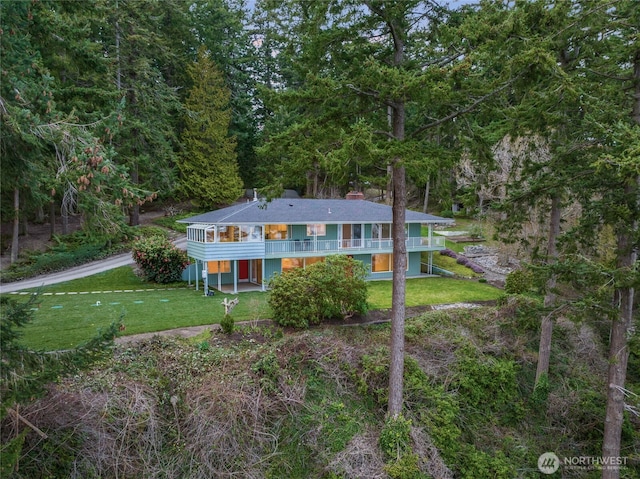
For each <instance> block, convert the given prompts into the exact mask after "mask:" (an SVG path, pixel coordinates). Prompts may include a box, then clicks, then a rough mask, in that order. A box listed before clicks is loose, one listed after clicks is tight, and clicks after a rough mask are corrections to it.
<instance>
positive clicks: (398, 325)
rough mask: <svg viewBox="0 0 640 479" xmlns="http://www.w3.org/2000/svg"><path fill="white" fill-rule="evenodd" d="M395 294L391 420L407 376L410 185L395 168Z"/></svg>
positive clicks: (396, 413) (400, 169) (399, 407)
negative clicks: (406, 228)
mask: <svg viewBox="0 0 640 479" xmlns="http://www.w3.org/2000/svg"><path fill="white" fill-rule="evenodd" d="M393 185H394V189H393V227H392V235H393V293H392V297H391V304H392V306H391V361H390V365H389V405H388V415H389V417H394V418H395V417H398V416H399V415H400V414H402V402H403V401H402V395H403V375H404V320H405V291H406V274H407V273H406V270H407V247H406V244H405V231H404V224H405V209H406V203H407V200H406V184H405V170H404V167H403V166H400V165H399V164H397V162H396V164H395V165H394V168H393Z"/></svg>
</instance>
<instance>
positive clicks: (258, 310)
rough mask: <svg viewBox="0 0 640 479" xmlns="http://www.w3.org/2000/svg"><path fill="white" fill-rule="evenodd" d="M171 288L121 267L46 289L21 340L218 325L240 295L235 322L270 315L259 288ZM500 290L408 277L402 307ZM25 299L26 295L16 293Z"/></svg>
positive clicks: (51, 342)
mask: <svg viewBox="0 0 640 479" xmlns="http://www.w3.org/2000/svg"><path fill="white" fill-rule="evenodd" d="M172 286H173V287H172V288H170V289H166V288H163V287H160V286H159V285H154V284H147V283H145V282H143V281H142V280H141V279H140V278H138V277H137V276H136V275H135V274H134V273H133V271H132V269H131V267H129V266H125V267H122V268H117V269H115V270H111V271H108V272H105V273H100V274H97V275H94V276H92V277H89V278H83V279H80V280H76V281H69V282H67V283H61V284H57V285H53V286H49V287H46V288H44V289H43V290H42V291H41V293H40V294H41V295H40V297H39V298H38V302H37V303H36V305H35V306H36V307H35V308H34V321H33V322H32V323H31V324H30V325H29V326H27V327H26V328H25V330H24V336H23V339H22V342H23V343H24V344H25V345H27V346H28V347H30V348H34V349H43V350H57V349H68V348H72V347H74V346H77V345H78V344H80V343H82V342H84V341H87V340H88V339H90V338H91V337H92V336H93V335H95V333H96V331H97V330H98V329H100V328H105V327H107V326H108V325H109V324H111V323H112V322H114V321H115V322H118V323H121V324H123V325H124V330H123V331H122V333H121V334H123V335H129V334H138V333H148V332H155V331H163V330H167V329H174V328H183V327H189V326H200V325H207V324H217V323H219V322H220V320H221V319H222V317H223V316H224V307H223V306H222V304H221V302H222V301H224V299H225V298H229V299H233V298H235V297H239V298H240V302H239V304H238V306H236V308H235V309H234V310H233V312H232V316H233V318H234V319H235V321H236V322H240V321H257V320H260V319H268V318H269V317H270V310H269V306H268V303H267V300H268V294H269V293H262V292H248V293H240V294H238V295H228V294H221V293H218V292H216V294H215V296H204V295H203V293H202V290H200V291H195V290H194V287H193V286H188V285H186V283H184V284H179V285H172ZM368 292H369V307H370V309H372V310H373V309H388V308H391V282H390V281H374V282H371V283H369V288H368ZM500 294H501V290H499V289H497V288H494V287H492V286H490V285H488V284H486V283H479V282H476V281H469V280H460V279H450V278H419V279H409V280H407V294H406V306H407V307H414V306H428V305H434V304H448V303H457V302H474V301H488V300H493V299H496V298H497V297H498V296H499V295H500ZM19 298H21V300H25V301H26V295H25V296H19Z"/></svg>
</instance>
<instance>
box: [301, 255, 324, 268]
mask: <svg viewBox="0 0 640 479" xmlns="http://www.w3.org/2000/svg"><path fill="white" fill-rule="evenodd" d="M321 261H324V256H313V257H311V258H304V267H305V268H306V267H307V266H310V265H312V264H313V263H320V262H321Z"/></svg>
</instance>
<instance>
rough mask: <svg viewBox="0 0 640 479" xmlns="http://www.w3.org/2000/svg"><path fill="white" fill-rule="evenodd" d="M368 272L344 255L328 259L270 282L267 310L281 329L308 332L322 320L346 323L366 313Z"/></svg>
mask: <svg viewBox="0 0 640 479" xmlns="http://www.w3.org/2000/svg"><path fill="white" fill-rule="evenodd" d="M366 273H367V270H366V268H365V266H364V264H363V263H362V262H360V261H356V260H354V259H353V258H349V257H347V256H344V255H335V256H328V257H327V258H326V259H325V261H322V262H318V263H314V264H312V265H310V266H308V267H307V268H296V269H292V270H290V271H286V272H284V273H282V274H281V275H278V276H275V277H274V278H272V279H271V281H270V282H269V288H270V290H271V294H270V295H269V306H270V307H271V310H272V311H273V320H274V321H275V322H276V323H277V324H279V325H280V326H290V327H294V328H307V327H309V325H313V324H319V323H320V322H321V321H323V320H325V319H337V318H342V319H346V318H349V317H351V316H353V315H354V314H364V313H366V312H367V283H366V281H365V278H366Z"/></svg>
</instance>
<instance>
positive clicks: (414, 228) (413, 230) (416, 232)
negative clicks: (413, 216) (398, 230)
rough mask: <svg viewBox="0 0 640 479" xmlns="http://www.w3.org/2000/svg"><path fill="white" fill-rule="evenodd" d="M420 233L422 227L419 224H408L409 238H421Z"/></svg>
mask: <svg viewBox="0 0 640 479" xmlns="http://www.w3.org/2000/svg"><path fill="white" fill-rule="evenodd" d="M421 232H422V225H421V224H418V223H410V224H409V236H410V237H414V236H422V235H421Z"/></svg>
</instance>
